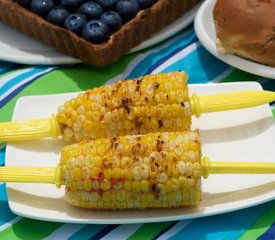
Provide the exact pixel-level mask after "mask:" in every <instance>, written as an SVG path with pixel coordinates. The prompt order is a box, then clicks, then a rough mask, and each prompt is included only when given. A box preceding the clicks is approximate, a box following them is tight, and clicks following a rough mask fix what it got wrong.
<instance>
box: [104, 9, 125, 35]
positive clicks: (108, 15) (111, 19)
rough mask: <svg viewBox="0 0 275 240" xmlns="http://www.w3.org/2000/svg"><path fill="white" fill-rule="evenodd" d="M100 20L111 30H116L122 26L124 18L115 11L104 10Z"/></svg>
mask: <svg viewBox="0 0 275 240" xmlns="http://www.w3.org/2000/svg"><path fill="white" fill-rule="evenodd" d="M100 20H101V21H102V22H104V23H105V24H106V25H107V26H108V28H109V30H110V32H114V31H116V30H118V29H119V28H120V27H121V26H122V19H121V17H120V15H119V14H118V13H117V12H115V11H107V12H104V13H103V14H102V15H101V16H100Z"/></svg>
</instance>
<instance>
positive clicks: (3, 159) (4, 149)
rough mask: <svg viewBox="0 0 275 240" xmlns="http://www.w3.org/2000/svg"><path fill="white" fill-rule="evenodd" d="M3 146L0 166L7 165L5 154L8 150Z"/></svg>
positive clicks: (0, 150) (0, 151)
mask: <svg viewBox="0 0 275 240" xmlns="http://www.w3.org/2000/svg"><path fill="white" fill-rule="evenodd" d="M2 146H3V147H1V144H0V165H4V163H5V152H6V148H5V147H4V146H5V145H4V144H3V143H2Z"/></svg>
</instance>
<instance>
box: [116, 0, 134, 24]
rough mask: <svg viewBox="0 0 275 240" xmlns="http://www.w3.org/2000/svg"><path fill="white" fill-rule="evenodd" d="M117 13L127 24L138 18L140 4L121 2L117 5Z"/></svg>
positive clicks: (128, 1)
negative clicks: (135, 17)
mask: <svg viewBox="0 0 275 240" xmlns="http://www.w3.org/2000/svg"><path fill="white" fill-rule="evenodd" d="M116 11H117V12H118V13H119V14H120V16H121V17H122V19H123V21H125V22H126V21H129V20H130V19H132V18H133V17H134V16H136V14H137V13H138V11H139V4H138V2H137V1H136V0H119V1H118V3H117V4H116Z"/></svg>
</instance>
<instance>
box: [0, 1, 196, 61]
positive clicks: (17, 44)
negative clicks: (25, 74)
mask: <svg viewBox="0 0 275 240" xmlns="http://www.w3.org/2000/svg"><path fill="white" fill-rule="evenodd" d="M199 6H200V4H197V5H196V6H194V7H193V8H192V9H190V10H189V11H188V12H186V13H185V14H183V15H182V16H181V17H180V18H178V19H177V20H175V21H173V22H172V23H171V24H169V25H168V26H166V27H165V28H163V29H162V30H161V31H159V32H158V33H156V34H155V35H153V36H152V37H151V38H150V39H148V40H146V41H144V42H142V43H141V44H140V45H138V46H136V47H135V48H133V49H132V50H131V51H130V52H131V53H133V52H137V51H139V50H142V49H145V48H147V47H150V46H152V45H154V44H156V43H159V42H161V41H163V40H165V39H167V38H169V37H170V36H172V35H174V34H176V33H177V32H179V31H180V30H182V29H184V28H185V27H187V26H188V25H189V24H191V23H192V22H193V20H194V18H195V15H196V13H197V10H198V8H199ZM0 60H3V61H9V62H15V63H22V64H37V65H40V64H42V65H61V64H74V63H79V62H80V60H78V59H75V58H72V57H70V56H67V55H65V54H63V53H60V52H59V51H57V50H56V49H54V48H50V47H48V46H46V45H45V44H43V43H41V42H39V41H37V40H35V39H33V38H31V37H29V36H27V35H25V34H23V33H22V32H20V31H18V30H16V29H13V28H11V27H9V26H8V25H5V24H4V23H2V22H0Z"/></svg>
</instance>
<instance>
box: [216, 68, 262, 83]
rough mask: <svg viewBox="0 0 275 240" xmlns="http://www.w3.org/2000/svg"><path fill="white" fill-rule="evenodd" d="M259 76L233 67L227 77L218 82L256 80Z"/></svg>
mask: <svg viewBox="0 0 275 240" xmlns="http://www.w3.org/2000/svg"><path fill="white" fill-rule="evenodd" d="M259 78H260V77H259V76H257V75H254V74H250V73H247V72H244V71H241V70H239V69H234V70H233V71H232V72H231V73H230V74H229V75H228V76H227V77H225V78H224V79H223V80H222V81H220V82H244V81H249V82H250V81H257V80H258V79H259Z"/></svg>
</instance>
